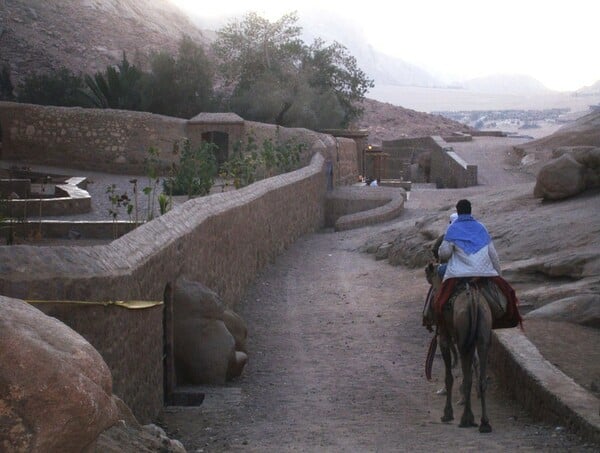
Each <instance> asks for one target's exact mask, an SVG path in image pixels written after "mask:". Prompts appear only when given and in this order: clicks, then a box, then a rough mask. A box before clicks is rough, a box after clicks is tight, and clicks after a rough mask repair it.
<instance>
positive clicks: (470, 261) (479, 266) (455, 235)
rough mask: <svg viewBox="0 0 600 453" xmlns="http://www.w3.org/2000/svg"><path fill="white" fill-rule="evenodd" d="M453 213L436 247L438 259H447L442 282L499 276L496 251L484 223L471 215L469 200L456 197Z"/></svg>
mask: <svg viewBox="0 0 600 453" xmlns="http://www.w3.org/2000/svg"><path fill="white" fill-rule="evenodd" d="M456 213H457V214H458V218H457V219H456V220H455V221H454V222H452V223H451V224H450V226H449V227H448V230H447V231H446V235H445V236H444V240H443V241H442V244H441V245H440V248H439V250H438V254H439V257H440V260H442V261H445V260H448V267H447V268H446V272H445V274H444V281H445V280H447V279H449V278H461V277H495V276H498V275H500V274H501V273H502V271H501V269H500V259H499V258H498V253H497V252H496V248H495V247H494V243H493V241H492V238H491V237H490V235H489V233H488V232H487V230H486V228H485V226H483V224H482V223H480V222H478V221H477V220H475V219H474V218H473V216H472V215H471V202H470V201H469V200H460V201H459V202H458V203H457V204H456Z"/></svg>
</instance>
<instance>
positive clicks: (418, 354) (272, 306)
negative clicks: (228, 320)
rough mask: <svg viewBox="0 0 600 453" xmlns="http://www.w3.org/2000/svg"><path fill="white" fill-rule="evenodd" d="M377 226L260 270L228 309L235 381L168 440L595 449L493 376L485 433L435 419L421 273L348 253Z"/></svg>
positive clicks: (290, 447) (262, 447)
mask: <svg viewBox="0 0 600 453" xmlns="http://www.w3.org/2000/svg"><path fill="white" fill-rule="evenodd" d="M421 196H423V197H428V196H429V195H427V193H425V192H423V193H422V194H421ZM411 203H412V204H413V205H417V206H419V205H421V204H423V202H422V201H419V195H418V193H417V192H415V193H414V194H413V196H412V197H411V202H409V203H408V205H407V212H406V213H405V214H406V215H407V216H410V215H411V208H409V207H408V206H410V205H411ZM419 209H420V208H419ZM387 227H388V228H389V225H388V226H387ZM385 228H386V225H382V226H377V227H369V228H364V229H359V230H354V231H348V232H341V233H333V232H319V233H316V234H311V235H308V236H305V237H304V238H302V239H300V240H299V241H297V242H296V243H295V244H294V245H293V246H291V247H290V248H289V250H287V251H286V252H285V253H284V254H283V255H282V256H280V257H279V258H278V259H277V260H276V262H275V263H274V264H273V265H271V266H270V267H268V268H267V269H266V270H265V271H264V272H263V274H262V275H261V276H260V278H259V279H258V280H257V282H256V284H255V286H254V287H253V288H252V289H251V290H250V291H249V292H248V294H247V295H246V297H245V298H244V300H243V301H242V302H241V303H240V306H239V307H238V312H239V313H240V314H241V315H242V316H243V317H244V319H245V320H246V322H247V324H248V326H249V342H248V348H249V352H250V362H249V364H248V366H247V369H246V370H245V372H244V374H243V376H242V377H241V378H239V379H238V380H236V381H234V382H232V383H230V384H229V385H228V386H226V387H221V388H218V387H217V388H214V389H210V388H209V389H208V393H207V399H206V401H205V403H204V404H203V405H202V406H200V407H197V408H167V409H166V410H165V413H164V414H163V416H162V420H161V424H163V426H164V427H165V428H166V429H167V431H168V432H169V434H170V435H171V436H172V437H175V438H178V439H179V440H181V441H182V442H183V443H184V445H185V446H186V448H187V449H188V450H189V451H204V452H218V451H252V452H281V451H311V452H312V451H318V452H320V451H326V452H342V451H343V452H365V451H380V452H388V451H389V452H395V451H440V450H443V451H465V450H466V451H511V450H539V451H557V452H558V451H593V449H594V447H593V446H591V445H588V444H585V443H584V442H583V441H581V440H578V439H577V438H575V437H573V436H570V435H569V434H568V433H567V432H566V431H565V430H564V429H563V428H562V427H557V426H547V425H543V424H542V423H540V422H536V421H534V420H533V419H532V418H531V417H530V416H528V415H527V414H526V413H525V412H524V411H523V410H522V409H520V408H519V406H518V405H517V404H515V403H513V402H511V401H507V399H506V398H505V397H504V396H503V395H502V391H501V389H499V388H497V385H495V381H494V380H493V376H492V377H491V382H490V387H491V390H490V398H489V399H490V401H489V416H490V421H491V424H492V427H493V432H492V433H491V434H480V433H479V432H478V431H477V429H476V428H474V429H461V428H459V427H458V421H457V420H458V419H459V417H460V414H461V412H460V411H461V407H459V406H455V418H456V419H457V420H455V421H454V422H452V423H442V422H441V421H440V416H441V415H442V409H443V404H444V398H443V397H442V396H440V395H437V394H436V391H437V390H438V389H439V388H440V387H442V378H443V370H442V361H441V358H440V357H438V358H436V361H435V363H434V381H433V382H427V381H426V379H425V378H424V365H423V363H424V359H425V355H426V350H427V346H428V343H429V340H430V338H431V337H430V335H431V334H429V333H428V332H427V331H426V330H425V329H424V328H423V327H422V326H421V318H420V316H421V308H422V304H423V298H424V295H425V292H426V290H427V283H426V282H425V280H424V278H423V271H422V270H407V269H405V268H401V267H393V266H390V265H388V264H385V263H382V262H377V261H375V260H374V259H373V256H372V255H368V254H365V253H360V252H359V251H358V248H359V247H360V246H361V245H362V244H363V243H364V242H365V240H366V239H367V238H368V237H369V236H370V235H372V234H375V233H377V232H380V231H382V230H385ZM517 385H518V384H517ZM456 387H458V385H456ZM457 399H458V392H457V391H456V390H455V398H454V400H457ZM474 407H475V410H474V412H475V417H476V419H477V420H479V416H480V406H479V404H478V402H476V404H475V406H474ZM596 447H597V446H596Z"/></svg>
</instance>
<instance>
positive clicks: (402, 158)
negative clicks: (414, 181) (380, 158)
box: [382, 136, 477, 188]
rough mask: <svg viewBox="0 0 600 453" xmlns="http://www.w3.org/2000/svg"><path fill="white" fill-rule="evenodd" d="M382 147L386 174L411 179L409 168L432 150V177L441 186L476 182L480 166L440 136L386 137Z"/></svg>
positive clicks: (468, 184)
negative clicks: (462, 155) (391, 138)
mask: <svg viewBox="0 0 600 453" xmlns="http://www.w3.org/2000/svg"><path fill="white" fill-rule="evenodd" d="M382 151H383V152H384V153H386V154H388V157H387V158H386V162H387V171H386V177H387V178H398V179H399V178H403V179H410V174H409V173H408V169H409V168H410V165H411V164H415V163H417V159H418V156H419V155H420V154H423V153H430V155H431V167H430V172H429V181H428V182H432V183H435V184H436V185H437V186H438V187H444V188H459V187H469V186H475V185H477V166H476V165H468V164H467V163H466V162H465V161H464V160H462V159H461V158H460V156H458V155H457V154H456V153H455V152H454V151H453V149H452V148H451V147H449V146H448V144H447V143H446V141H445V140H443V139H442V138H441V137H438V136H432V137H420V138H407V139H397V140H389V141H384V142H383V143H382Z"/></svg>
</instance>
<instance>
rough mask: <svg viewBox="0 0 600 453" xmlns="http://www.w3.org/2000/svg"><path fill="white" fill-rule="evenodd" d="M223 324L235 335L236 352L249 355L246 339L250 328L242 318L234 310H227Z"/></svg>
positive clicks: (224, 312)
mask: <svg viewBox="0 0 600 453" xmlns="http://www.w3.org/2000/svg"><path fill="white" fill-rule="evenodd" d="M223 322H224V323H225V326H226V327H227V330H229V332H230V333H231V335H233V338H234V340H235V350H236V351H242V352H246V353H247V352H248V350H247V349H246V338H248V328H247V327H246V323H245V322H244V320H243V319H242V317H241V316H240V315H238V314H237V313H236V312H234V311H233V310H229V309H225V310H224V311H223Z"/></svg>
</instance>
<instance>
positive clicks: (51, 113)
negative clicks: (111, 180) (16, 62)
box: [0, 102, 187, 174]
mask: <svg viewBox="0 0 600 453" xmlns="http://www.w3.org/2000/svg"><path fill="white" fill-rule="evenodd" d="M186 124H187V121H186V120H183V119H179V118H171V117H167V116H162V115H155V114H152V113H145V112H130V111H125V110H111V109H84V108H79V107H47V106H40V105H32V104H20V103H14V102H0V127H1V129H2V139H1V140H2V158H3V159H6V160H13V161H23V162H35V163H36V164H38V165H50V166H59V167H63V166H69V163H70V164H71V165H73V168H80V169H86V170H95V171H110V172H112V173H125V174H144V173H145V169H144V158H145V157H147V151H148V149H149V148H150V147H151V146H154V147H156V148H158V149H159V150H160V159H161V160H162V162H163V166H164V167H165V168H168V166H169V165H170V163H171V162H172V161H173V160H174V156H173V155H172V148H173V143H174V142H175V141H177V140H180V139H181V138H183V137H184V136H185V126H186Z"/></svg>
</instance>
